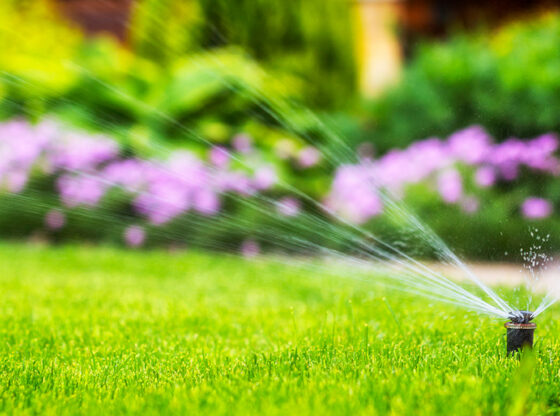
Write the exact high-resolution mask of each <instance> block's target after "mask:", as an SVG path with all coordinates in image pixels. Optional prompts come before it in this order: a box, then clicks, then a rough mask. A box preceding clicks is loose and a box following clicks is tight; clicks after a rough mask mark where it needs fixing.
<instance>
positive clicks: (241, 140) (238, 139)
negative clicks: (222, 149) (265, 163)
mask: <svg viewBox="0 0 560 416" xmlns="http://www.w3.org/2000/svg"><path fill="white" fill-rule="evenodd" d="M232 146H233V148H234V149H235V150H237V151H238V152H239V153H250V152H251V150H253V140H251V137H250V136H249V135H247V134H243V133H240V134H237V135H235V136H234V137H233V139H232Z"/></svg>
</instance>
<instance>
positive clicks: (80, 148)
mask: <svg viewBox="0 0 560 416" xmlns="http://www.w3.org/2000/svg"><path fill="white" fill-rule="evenodd" d="M118 153H119V148H118V145H117V143H116V142H114V141H113V140H111V139H109V138H107V137H105V136H101V135H96V136H94V135H90V136H87V135H84V134H83V133H75V132H68V133H66V134H65V135H64V136H62V137H61V138H60V139H59V140H57V141H55V142H54V143H52V145H51V147H50V149H49V151H48V159H49V161H50V164H51V166H52V167H53V168H54V169H55V170H59V169H62V170H64V169H68V170H80V171H85V170H88V169H92V168H94V167H96V166H98V165H100V164H102V163H105V162H108V161H110V160H112V159H114V158H116V157H117V155H118Z"/></svg>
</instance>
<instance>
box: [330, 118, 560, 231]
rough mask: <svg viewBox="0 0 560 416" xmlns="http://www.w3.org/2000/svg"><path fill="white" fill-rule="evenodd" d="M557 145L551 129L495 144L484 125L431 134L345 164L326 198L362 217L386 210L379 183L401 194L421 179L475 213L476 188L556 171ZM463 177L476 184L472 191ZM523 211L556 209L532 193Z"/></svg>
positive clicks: (559, 168)
mask: <svg viewBox="0 0 560 416" xmlns="http://www.w3.org/2000/svg"><path fill="white" fill-rule="evenodd" d="M558 145H559V143H558V138H557V137H556V136H555V135H553V134H545V135H542V136H539V137H537V138H535V139H532V140H527V141H522V140H520V139H516V138H511V139H508V140H506V141H504V142H502V143H498V144H495V143H493V141H492V139H491V137H490V136H489V135H488V133H486V131H484V129H482V128H481V127H479V126H473V127H469V128H467V129H464V130H461V131H459V132H456V133H454V134H452V135H451V136H450V137H449V138H448V139H447V140H445V141H443V140H439V139H435V138H430V139H427V140H422V141H418V142H416V143H414V144H413V145H411V146H410V147H408V148H407V149H404V150H393V151H391V152H389V153H387V154H386V155H384V156H383V157H381V158H380V159H378V160H370V159H366V160H363V161H362V162H361V163H360V164H357V165H346V166H341V167H340V168H339V169H338V170H337V172H336V174H335V178H334V181H333V186H332V189H331V191H330V193H329V195H328V197H327V204H328V206H329V207H330V208H331V209H332V210H334V211H336V212H338V213H340V214H342V215H344V216H346V217H347V218H348V219H350V220H352V221H354V222H357V223H363V222H366V221H368V220H369V219H371V218H372V217H375V216H377V215H379V214H381V213H382V212H383V202H382V199H381V198H380V197H379V190H380V189H384V190H387V191H389V192H390V194H392V195H394V196H396V197H397V198H398V197H399V196H402V195H404V191H405V189H406V187H407V186H409V185H413V184H418V183H421V182H423V183H425V184H427V185H428V186H431V187H433V188H434V189H436V190H437V192H438V193H439V196H440V197H441V200H442V201H443V202H444V203H446V204H459V205H460V206H461V207H462V208H463V210H464V211H466V212H469V213H471V212H473V211H476V210H477V209H478V200H477V198H476V194H477V193H480V191H481V190H482V189H484V188H487V187H490V186H492V185H495V184H497V183H499V182H504V183H508V182H512V181H514V180H516V179H518V178H519V177H520V174H521V171H522V169H524V168H525V169H527V170H529V171H531V172H532V173H533V174H541V175H549V176H557V175H558V174H559V173H560V159H558V158H557V157H556V156H555V154H554V153H555V151H556V150H557V149H558ZM462 166H464V167H468V168H469V169H461V167H462ZM465 183H472V184H474V185H475V187H474V188H473V189H472V190H470V192H469V191H467V190H466V189H465ZM477 188H478V189H477ZM520 212H521V213H522V215H523V216H525V217H526V218H544V217H547V216H549V215H550V214H552V205H551V203H550V202H549V201H547V200H545V199H542V198H534V197H531V198H528V199H527V200H526V201H524V203H523V205H522V207H521V210H520Z"/></svg>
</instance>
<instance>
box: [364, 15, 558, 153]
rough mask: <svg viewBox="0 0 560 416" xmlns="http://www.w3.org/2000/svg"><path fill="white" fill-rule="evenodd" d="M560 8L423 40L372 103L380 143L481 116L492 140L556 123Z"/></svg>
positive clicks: (373, 135)
mask: <svg viewBox="0 0 560 416" xmlns="http://www.w3.org/2000/svg"><path fill="white" fill-rule="evenodd" d="M559 43H560V15H558V14H547V15H545V16H543V17H540V18H538V19H534V20H528V21H523V22H516V23H512V24H509V25H506V26H504V27H503V28H500V29H498V30H497V31H496V32H495V33H481V34H478V35H463V34H458V35H455V36H453V37H452V38H451V39H450V40H448V41H446V42H445V43H436V44H424V45H423V46H421V47H420V48H419V49H418V51H417V53H416V55H415V57H414V58H413V60H412V62H411V63H410V65H409V66H408V68H407V69H406V71H405V74H404V76H403V79H402V81H401V83H400V84H399V85H397V86H396V87H395V88H393V89H391V90H390V91H388V92H387V94H385V95H384V96H383V97H381V98H380V99H378V100H377V101H376V102H374V103H373V105H372V112H371V119H372V123H373V128H372V131H371V132H370V136H369V137H370V140H373V142H374V143H375V144H376V146H377V147H378V149H379V150H381V151H385V150H387V149H389V148H392V147H403V146H405V145H407V144H409V143H411V142H412V141H414V140H417V139H419V138H421V137H426V136H444V135H447V134H450V133H451V132H453V131H455V130H457V129H460V128H464V127H466V126H468V125H471V124H481V125H483V126H485V128H487V129H488V130H489V131H490V133H491V134H492V135H494V136H495V137H496V138H497V139H498V140H503V139H506V138H508V137H511V136H516V137H532V136H535V135H538V134H542V133H545V132H548V131H559V130H560V113H559V112H558V108H560V94H558V91H559V90H560V55H559V54H558V53H557V49H558V44H559Z"/></svg>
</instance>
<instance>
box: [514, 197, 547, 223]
mask: <svg viewBox="0 0 560 416" xmlns="http://www.w3.org/2000/svg"><path fill="white" fill-rule="evenodd" d="M521 213H522V214H523V216H524V217H525V218H529V219H540V218H547V217H549V216H550V215H551V214H552V203H551V202H550V201H548V200H546V199H543V198H537V197H530V198H527V199H526V200H525V201H523V204H522V205H521Z"/></svg>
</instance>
